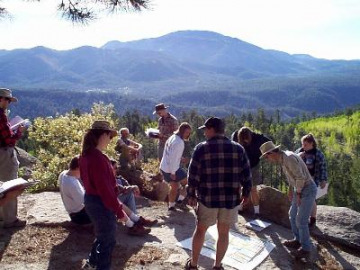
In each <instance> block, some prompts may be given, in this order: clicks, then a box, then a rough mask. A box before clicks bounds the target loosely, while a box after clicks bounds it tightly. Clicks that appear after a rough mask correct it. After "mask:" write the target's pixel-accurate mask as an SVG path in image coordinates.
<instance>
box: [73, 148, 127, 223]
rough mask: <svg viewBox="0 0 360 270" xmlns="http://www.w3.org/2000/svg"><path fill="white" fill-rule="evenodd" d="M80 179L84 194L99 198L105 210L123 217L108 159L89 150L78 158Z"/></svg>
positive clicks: (95, 150)
mask: <svg viewBox="0 0 360 270" xmlns="http://www.w3.org/2000/svg"><path fill="white" fill-rule="evenodd" d="M80 177H81V180H82V181H83V183H84V188H85V193H86V194H88V195H96V196H99V197H100V198H101V200H102V202H103V204H104V205H105V207H106V208H108V209H109V210H111V211H113V212H114V213H115V215H116V216H117V217H118V218H122V217H124V212H123V209H122V203H121V202H120V201H119V200H118V197H117V195H118V188H117V185H116V180H115V177H114V174H113V172H112V167H111V163H110V160H109V158H108V157H107V156H106V155H104V154H103V153H102V152H101V151H100V150H98V149H92V150H89V151H88V152H87V153H86V154H85V155H83V156H81V158H80Z"/></svg>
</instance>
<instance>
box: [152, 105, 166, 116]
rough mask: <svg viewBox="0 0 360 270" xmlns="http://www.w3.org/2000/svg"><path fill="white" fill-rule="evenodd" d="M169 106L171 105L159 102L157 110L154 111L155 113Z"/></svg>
mask: <svg viewBox="0 0 360 270" xmlns="http://www.w3.org/2000/svg"><path fill="white" fill-rule="evenodd" d="M167 108H169V106H165V105H164V103H159V104H157V105H156V106H155V111H153V114H156V113H157V112H158V111H161V110H165V109H167Z"/></svg>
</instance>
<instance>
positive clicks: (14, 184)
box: [0, 178, 38, 194]
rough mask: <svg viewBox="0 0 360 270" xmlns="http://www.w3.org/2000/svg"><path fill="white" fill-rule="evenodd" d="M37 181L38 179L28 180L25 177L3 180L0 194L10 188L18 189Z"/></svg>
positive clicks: (0, 185)
mask: <svg viewBox="0 0 360 270" xmlns="http://www.w3.org/2000/svg"><path fill="white" fill-rule="evenodd" d="M36 183H38V181H34V182H28V181H26V180H25V179H23V178H17V179H14V180H10V181H6V182H2V184H0V194H3V193H6V192H8V191H10V190H14V189H18V188H28V187H30V186H32V185H35V184H36Z"/></svg>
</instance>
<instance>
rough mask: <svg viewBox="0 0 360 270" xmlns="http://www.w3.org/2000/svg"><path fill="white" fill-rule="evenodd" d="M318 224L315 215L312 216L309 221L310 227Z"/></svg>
mask: <svg viewBox="0 0 360 270" xmlns="http://www.w3.org/2000/svg"><path fill="white" fill-rule="evenodd" d="M315 226H316V218H315V217H310V221H309V228H312V227H315Z"/></svg>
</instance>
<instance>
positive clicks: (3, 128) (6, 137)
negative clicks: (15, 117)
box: [0, 108, 21, 147]
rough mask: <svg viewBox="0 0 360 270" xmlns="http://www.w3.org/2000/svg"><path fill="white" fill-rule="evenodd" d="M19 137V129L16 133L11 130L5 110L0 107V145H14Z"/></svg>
mask: <svg viewBox="0 0 360 270" xmlns="http://www.w3.org/2000/svg"><path fill="white" fill-rule="evenodd" d="M20 137H21V132H20V130H18V131H17V132H16V133H14V132H12V131H11V129H10V123H9V121H8V118H7V116H6V114H5V110H4V109H2V108H0V147H7V146H8V147H14V146H15V144H16V141H17V140H19V139H20Z"/></svg>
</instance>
